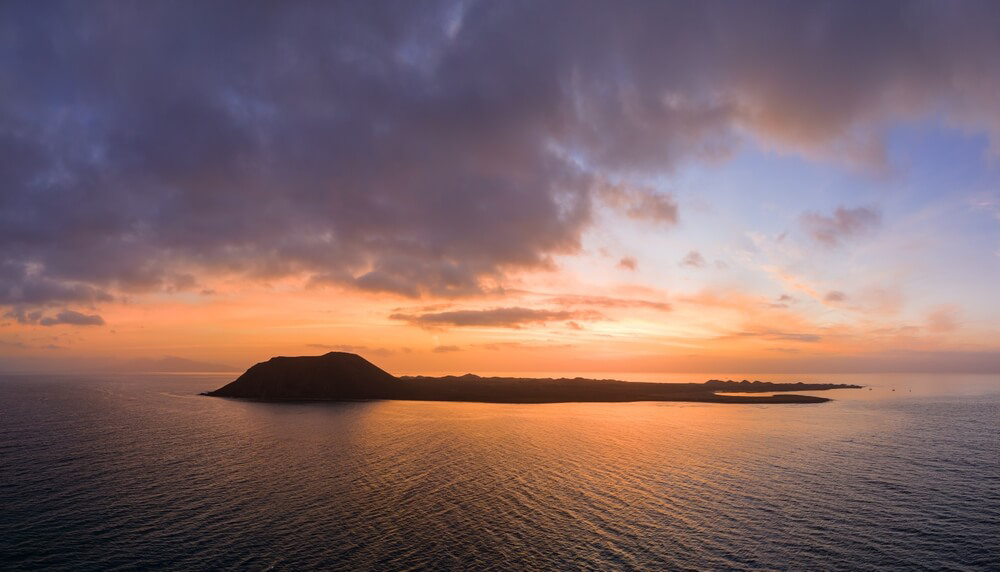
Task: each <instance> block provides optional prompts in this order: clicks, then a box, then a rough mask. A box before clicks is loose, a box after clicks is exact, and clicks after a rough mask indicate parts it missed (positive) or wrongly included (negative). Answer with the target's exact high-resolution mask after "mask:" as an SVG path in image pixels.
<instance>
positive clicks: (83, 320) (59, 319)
mask: <svg viewBox="0 0 1000 572" xmlns="http://www.w3.org/2000/svg"><path fill="white" fill-rule="evenodd" d="M38 324H39V325H41V326H58V325H60V324H67V325H70V326H103V325H104V318H102V317H100V316H98V315H97V314H83V313H80V312H75V311H73V310H63V311H62V312H59V313H58V314H56V315H55V316H44V317H42V318H41V319H39V320H38Z"/></svg>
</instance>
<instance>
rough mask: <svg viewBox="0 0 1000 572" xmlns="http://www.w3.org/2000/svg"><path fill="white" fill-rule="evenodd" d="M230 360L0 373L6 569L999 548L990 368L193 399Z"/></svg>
mask: <svg viewBox="0 0 1000 572" xmlns="http://www.w3.org/2000/svg"><path fill="white" fill-rule="evenodd" d="M608 377H613V376H608ZM664 377H670V378H671V379H674V380H679V379H677V378H678V377H679V376H676V375H671V376H664ZM680 377H683V378H684V380H685V381H702V380H704V379H707V378H708V377H711V376H704V375H692V374H688V375H685V376H680ZM744 377H750V378H751V379H756V378H759V379H772V380H776V381H784V380H787V378H788V377H789V376H766V375H763V374H761V375H754V376H744ZM231 379H232V376H217V375H152V374H148V375H132V376H125V375H107V376H96V375H94V376H83V375H80V376H71V375H66V376H40V375H6V376H0V569H2V570H7V571H10V570H150V569H169V570H226V569H240V570H304V569H325V570H552V569H570V570H612V569H614V570H680V569H697V570H751V569H754V570H755V569H776V570H884V569H907V570H997V569H1000V540H998V539H1000V376H971V375H964V376H960V375H950V376H940V375H893V376H879V375H826V376H795V379H801V380H803V381H830V382H834V383H858V384H862V385H866V386H867V387H866V388H865V389H860V390H834V391H830V392H818V393H816V394H817V395H823V396H827V397H831V398H833V399H834V401H832V402H829V403H823V404H816V405H729V404H686V403H615V404H601V403H564V404H545V405H505V404H482V403H442V402H405V401H373V402H352V403H312V404H304V403H296V404H275V403H258V402H247V401H239V400H229V399H221V398H210V397H202V396H199V395H198V393H199V392H201V391H205V390H209V389H215V388H217V387H220V386H221V385H223V384H224V383H225V382H227V381H229V380H231ZM645 379H647V380H648V379H649V378H648V376H647V377H646V378H645Z"/></svg>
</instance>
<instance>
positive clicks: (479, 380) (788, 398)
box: [205, 352, 859, 403]
mask: <svg viewBox="0 0 1000 572" xmlns="http://www.w3.org/2000/svg"><path fill="white" fill-rule="evenodd" d="M858 387H859V386H856V385H836V384H829V383H810V384H807V383H769V382H761V381H755V382H753V383H751V382H749V381H742V382H736V381H719V380H712V381H708V382H706V383H639V382H626V381H616V380H612V379H584V378H574V379H567V378H561V379H530V378H515V377H479V376H477V375H473V374H466V375H463V376H458V377H456V376H446V377H401V378H399V377H395V376H393V375H391V374H389V373H387V372H386V371H384V370H382V369H380V368H379V367H378V366H376V365H374V364H372V363H371V362H369V361H368V360H366V359H364V358H363V357H361V356H359V355H356V354H351V353H344V352H330V353H328V354H325V355H321V356H302V357H275V358H271V359H270V360H268V361H266V362H261V363H258V364H256V365H254V366H253V367H251V368H250V369H248V370H247V371H246V372H245V373H244V374H243V375H241V376H240V377H239V378H238V379H236V381H233V382H232V383H230V384H228V385H226V386H224V387H222V388H220V389H217V390H215V391H210V392H207V393H205V395H211V396H217V397H243V398H251V399H261V400H276V401H278V400H357V399H407V400H417V401H479V402H489V403H558V402H568V401H608V402H620V401H699V402H713V403H822V402H824V401H829V400H828V399H826V398H823V397H814V396H811V395H761V396H735V395H718V394H717V392H725V391H738V392H741V393H751V392H752V393H771V392H779V391H817V390H825V389H837V388H858Z"/></svg>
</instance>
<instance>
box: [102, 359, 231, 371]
mask: <svg viewBox="0 0 1000 572" xmlns="http://www.w3.org/2000/svg"><path fill="white" fill-rule="evenodd" d="M112 367H113V369H116V370H121V371H150V372H153V371H156V372H191V371H210V372H224V371H233V370H234V369H236V368H233V367H230V366H228V365H222V364H218V363H210V362H204V361H195V360H192V359H186V358H182V357H177V356H163V357H162V358H157V359H154V358H136V359H130V360H123V361H120V362H117V363H115V364H114V365H113V366H112Z"/></svg>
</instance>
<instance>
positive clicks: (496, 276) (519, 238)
mask: <svg viewBox="0 0 1000 572" xmlns="http://www.w3.org/2000/svg"><path fill="white" fill-rule="evenodd" d="M997 29H1000V4H997V3H991V2H947V3H924V2H890V1H886V2H874V3H873V2H829V3H803V2H755V3H732V2H670V3H666V2H664V3H646V2H634V3H633V2H624V3H618V2H614V3H612V2H577V1H574V2H558V1H552V2H544V3H540V2H518V1H510V2H461V3H453V2H420V3H415V2H345V3H326V4H312V3H271V2H261V3H256V2H238V3H237V2H214V3H168V2H142V3H124V2H92V3H79V2H63V3H61V2H45V3H39V2H6V3H4V4H3V6H2V7H0V38H2V40H0V68H2V69H3V70H4V77H5V80H4V81H3V82H2V83H0V101H2V102H3V103H2V106H0V305H2V306H6V307H8V308H12V310H11V311H15V312H22V313H23V312H25V311H27V310H30V309H35V308H40V307H44V306H56V307H60V306H61V307H64V308H65V307H66V306H73V305H87V306H90V305H93V304H99V303H101V302H106V301H108V300H110V299H112V298H113V297H115V296H119V295H121V294H123V293H124V294H127V293H130V292H145V291H154V290H171V289H174V290H176V289H178V288H193V289H196V290H197V289H200V286H198V281H197V280H194V279H192V278H199V277H202V276H208V275H217V274H238V275H244V276H246V277H248V278H260V279H266V278H272V277H280V276H288V275H306V276H312V283H313V284H317V285H322V284H327V283H329V284H338V285H347V286H351V287H357V288H361V289H367V290H372V291H385V292H393V293H397V294H401V295H405V296H412V297H418V296H422V295H437V296H452V297H454V296H466V295H475V294H478V293H480V292H481V291H483V290H484V289H487V288H489V287H490V285H491V284H497V283H502V281H503V279H504V276H506V275H507V274H508V273H509V272H512V271H517V270H521V269H538V268H551V267H552V265H553V262H552V256H553V255H556V254H560V253H572V252H575V251H576V250H577V249H579V246H580V239H581V233H582V232H584V230H585V229H586V228H587V227H588V225H589V224H590V223H591V219H592V214H591V213H592V207H593V204H594V202H595V201H602V202H604V203H606V204H608V205H609V206H610V207H611V208H617V209H620V210H621V211H622V212H623V214H625V215H626V216H628V217H631V218H633V219H637V220H639V221H647V222H650V223H666V224H673V223H676V222H677V220H678V217H679V215H678V206H677V204H676V202H674V200H673V198H672V197H670V196H669V195H666V194H663V193H659V192H657V191H656V190H653V189H648V188H644V187H634V186H628V187H626V186H621V185H622V184H624V183H625V182H628V181H629V180H630V179H631V178H635V177H639V178H641V177H644V176H651V175H657V174H663V173H668V172H669V171H670V170H671V169H673V168H674V167H676V166H677V165H678V164H681V163H682V162H684V161H690V160H709V161H714V160H719V159H721V158H725V157H726V155H727V154H729V153H731V152H732V151H733V149H734V148H735V147H736V146H738V145H739V144H740V139H741V137H743V134H744V133H747V134H750V135H751V136H752V137H757V138H762V139H767V140H769V141H773V142H775V143H777V144H779V145H784V146H787V147H789V148H795V149H799V150H802V151H804V152H808V153H818V154H820V155H823V154H827V155H828V154H833V153H835V154H838V155H843V156H846V157H848V158H849V159H850V160H854V161H858V162H862V163H877V162H878V161H880V160H882V157H881V154H880V148H881V146H880V139H879V137H880V132H881V130H882V129H883V128H884V126H885V125H886V122H887V121H890V120H892V119H899V118H904V119H905V118H908V117H915V116H918V115H920V114H925V113H931V112H932V111H933V112H935V113H938V112H941V113H943V115H944V116H945V117H946V118H947V120H949V121H953V122H957V123H961V124H963V125H973V126H976V127H977V128H979V129H981V130H984V131H986V132H987V133H988V134H989V135H990V137H991V138H992V140H993V142H994V146H996V145H997V143H996V142H997V141H1000V138H998V137H997V136H998V134H1000V120H998V119H997V118H998V117H1000V104H998V102H997V100H996V98H995V94H996V93H998V92H1000V70H998V68H997V66H996V65H995V60H994V58H995V55H996V54H997V53H1000V35H998V34H997V33H996V30H997ZM609 189H612V190H609ZM876 222H877V221H876ZM806 223H807V224H808V225H810V228H811V231H810V232H811V233H812V235H813V236H814V237H816V239H817V240H820V241H822V242H827V243H831V244H833V243H836V242H837V241H839V240H841V238H842V237H843V236H847V235H851V234H852V233H855V232H856V231H857V230H858V229H865V228H869V227H871V226H872V218H871V217H870V216H868V215H867V214H866V213H864V212H860V211H851V210H845V211H844V212H843V213H842V212H841V211H839V210H838V211H837V213H834V214H833V215H832V216H827V215H817V216H816V218H814V219H810V220H809V221H806ZM33 311H34V310H33ZM67 312H71V313H67ZM76 314H79V315H80V316H84V318H79V317H77V316H76ZM60 316H62V317H60ZM95 318H99V316H86V315H84V314H82V313H79V312H74V311H72V310H64V311H63V312H61V313H56V314H55V316H54V317H50V318H45V319H47V320H53V321H55V322H57V323H75V324H80V325H83V322H85V321H87V320H91V323H96V319H95ZM456 319H458V318H456ZM557 319H562V318H557ZM39 320H41V318H39ZM459 321H461V320H459ZM516 321H517V320H513V321H512V322H511V323H515V322H516Z"/></svg>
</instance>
